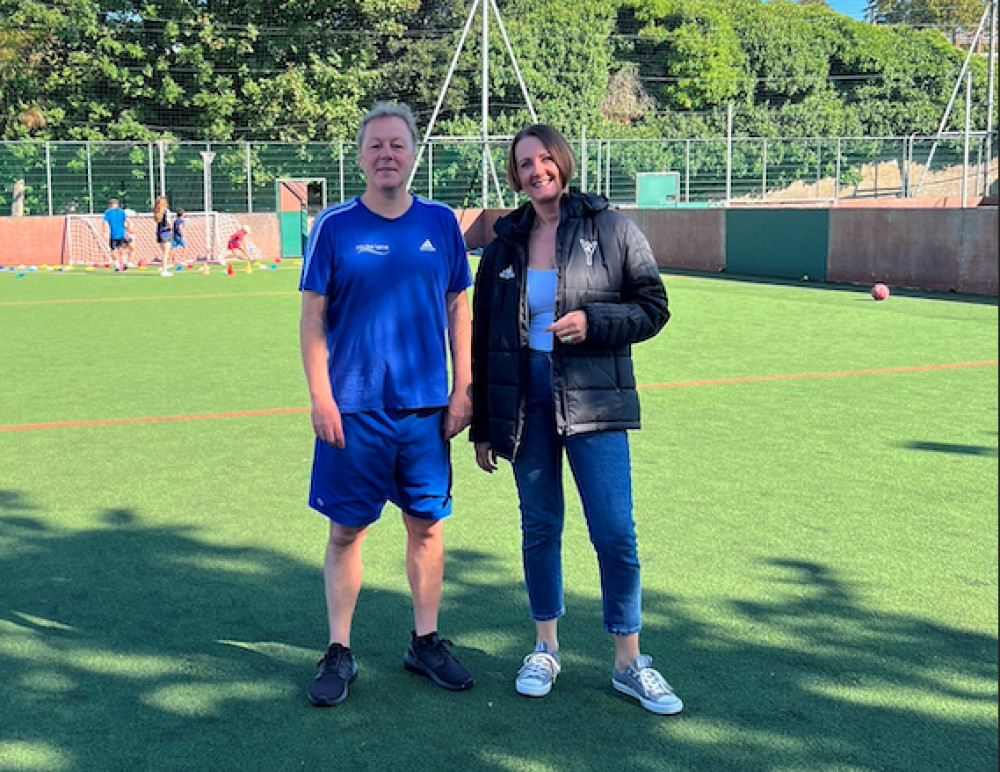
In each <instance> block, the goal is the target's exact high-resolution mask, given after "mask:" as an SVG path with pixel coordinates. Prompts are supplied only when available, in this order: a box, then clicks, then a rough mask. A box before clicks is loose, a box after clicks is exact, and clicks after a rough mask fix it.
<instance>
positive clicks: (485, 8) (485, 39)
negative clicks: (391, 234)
mask: <svg viewBox="0 0 1000 772" xmlns="http://www.w3.org/2000/svg"><path fill="white" fill-rule="evenodd" d="M479 7H480V0H473V3H472V8H471V9H469V15H468V17H466V20H465V26H464V27H463V28H462V35H461V37H460V38H459V41H458V45H457V46H456V47H455V54H454V56H452V59H451V64H450V65H449V67H448V74H447V75H445V79H444V84H443V85H442V86H441V91H440V93H439V94H438V99H437V104H435V105H434V112H433V113H432V114H431V119H430V122H429V123H428V124H427V130H426V131H425V132H424V141H423V142H422V143H421V145H420V148H419V149H418V151H417V159H416V163H414V165H413V171H411V172H410V179H409V184H410V185H412V184H413V179H414V177H415V176H416V173H417V167H418V166H419V165H420V161H421V159H422V158H423V155H424V148H425V147H426V146H427V144H428V142H429V141H430V137H431V132H432V131H433V130H434V124H435V122H436V121H437V117H438V113H440V111H441V105H442V104H443V103H444V96H445V94H446V93H447V91H448V87H449V86H450V85H451V79H452V77H453V76H454V74H455V67H456V65H457V64H458V59H459V56H460V55H461V53H462V49H463V48H464V47H465V41H466V38H467V37H468V35H469V30H470V29H471V28H472V22H473V20H474V19H475V18H476V11H477V10H479ZM491 7H492V9H493V14H494V16H496V20H497V26H498V27H499V29H500V35H501V36H502V37H503V41H504V45H505V46H506V48H507V55H508V56H509V57H510V63H511V65H512V66H513V68H514V74H515V75H516V77H517V82H518V84H519V85H520V87H521V93H522V94H523V96H524V101H525V104H526V105H527V107H528V112H529V113H530V114H531V119H532V121H534V122H536V123H537V122H538V115H537V113H536V112H535V107H534V104H532V101H531V95H530V94H529V93H528V87H527V85H526V84H525V82H524V76H523V75H522V73H521V68H520V66H518V63H517V57H516V56H515V55H514V47H513V46H512V45H511V43H510V38H509V37H508V36H507V29H506V27H505V26H504V23H503V19H502V18H501V16H500V9H499V7H498V6H497V4H496V0H482V23H483V27H482V78H483V84H482V104H481V111H482V125H481V127H480V133H481V137H480V140H481V141H482V143H483V156H482V197H483V200H482V204H483V207H484V208H485V207H486V205H487V203H488V198H489V180H490V176H491V175H492V177H493V179H494V181H495V182H496V184H497V189H498V192H500V190H499V178H498V177H497V172H496V168H495V167H494V165H493V162H492V159H491V156H490V150H489V101H490V100H489V88H490V72H489V51H490V37H489V21H490V8H491ZM500 196H501V203H502V198H503V194H502V193H500Z"/></svg>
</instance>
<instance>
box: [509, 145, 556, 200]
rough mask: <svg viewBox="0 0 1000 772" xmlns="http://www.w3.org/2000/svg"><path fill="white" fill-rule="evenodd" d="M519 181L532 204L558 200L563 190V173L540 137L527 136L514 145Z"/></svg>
mask: <svg viewBox="0 0 1000 772" xmlns="http://www.w3.org/2000/svg"><path fill="white" fill-rule="evenodd" d="M514 163H515V167H516V169H517V181H518V182H519V183H520V184H521V190H523V191H524V192H525V194H526V195H527V196H528V198H529V199H530V201H531V203H532V204H542V203H545V202H549V201H553V200H558V199H559V196H561V195H562V192H563V187H564V185H563V181H562V174H560V172H559V167H558V166H556V162H555V161H554V160H553V158H552V154H551V153H550V152H549V150H548V148H546V147H545V145H543V144H542V141H541V140H540V139H538V137H525V138H524V139H522V140H521V141H520V142H518V143H517V145H516V146H515V147H514Z"/></svg>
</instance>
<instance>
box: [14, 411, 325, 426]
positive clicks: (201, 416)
mask: <svg viewBox="0 0 1000 772" xmlns="http://www.w3.org/2000/svg"><path fill="white" fill-rule="evenodd" d="M308 412H309V408H307V407H277V408H273V409H271V410H238V411H235V412H232V413H196V414H193V415H164V416H152V417H146V418H109V419H106V420H101V421H63V422H60V423H51V424H21V425H14V426H0V432H19V431H28V430H31V429H75V428H79V427H81V426H117V425H119V424H156V423H164V422H167V421H203V420H205V419H212V418H215V419H218V418H244V417H246V416H260V415H282V414H285V413H308Z"/></svg>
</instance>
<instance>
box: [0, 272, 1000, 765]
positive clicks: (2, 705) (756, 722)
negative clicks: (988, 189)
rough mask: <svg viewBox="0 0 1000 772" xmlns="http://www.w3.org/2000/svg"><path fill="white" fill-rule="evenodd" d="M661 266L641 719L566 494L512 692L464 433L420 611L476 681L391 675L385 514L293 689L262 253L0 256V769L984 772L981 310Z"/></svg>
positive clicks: (289, 381)
mask: <svg viewBox="0 0 1000 772" xmlns="http://www.w3.org/2000/svg"><path fill="white" fill-rule="evenodd" d="M665 278H666V282H667V286H668V291H669V293H670V298H671V308H672V310H673V313H674V318H673V319H672V320H671V322H670V324H669V325H668V326H667V328H666V330H665V331H664V332H663V334H662V335H660V336H659V337H658V338H656V339H654V340H653V341H650V342H648V343H645V344H642V345H640V346H638V347H637V348H636V351H635V356H636V363H637V371H638V375H639V378H640V381H641V382H642V384H643V385H644V386H646V387H648V388H644V390H643V392H642V397H643V410H644V429H643V431H641V432H637V433H634V434H633V435H632V442H633V452H634V477H635V489H636V490H635V492H636V517H637V523H638V530H639V539H640V552H641V556H642V559H643V584H644V621H645V627H644V630H643V634H642V639H643V649H644V650H645V651H647V652H648V653H650V654H652V655H653V656H654V658H655V662H656V665H657V666H659V667H660V669H661V670H662V671H663V672H664V674H665V675H666V676H667V678H668V679H669V680H670V681H671V683H673V685H674V686H675V688H676V689H677V692H678V694H679V695H680V696H681V697H682V698H683V699H684V700H685V703H686V709H685V711H684V713H683V714H681V715H680V716H676V717H671V718H663V717H657V716H653V715H652V714H649V713H646V712H645V711H643V710H641V709H640V708H639V707H638V706H637V705H636V704H634V703H633V702H632V701H630V700H628V699H626V698H624V697H622V696H621V695H618V694H617V693H615V692H614V691H613V690H612V689H611V686H610V668H611V654H612V651H611V641H610V640H609V639H608V637H607V636H606V635H605V634H604V633H603V632H602V631H601V621H600V596H599V588H598V581H597V567H596V564H595V560H594V557H593V552H592V549H591V547H590V544H589V542H588V540H587V535H586V529H585V527H584V525H583V523H582V518H581V516H580V510H579V505H578V503H577V502H576V500H575V498H573V497H571V499H570V501H571V504H570V512H569V517H568V521H567V530H566V537H565V554H564V564H565V565H564V570H565V578H566V585H567V606H568V615H567V616H566V618H565V619H564V621H563V623H562V626H561V636H560V637H561V643H562V648H563V657H564V659H563V662H564V670H563V674H562V675H561V676H560V679H559V682H558V684H557V685H556V688H555V689H554V690H553V692H552V694H551V695H550V696H549V697H547V698H545V699H544V700H529V699H525V698H522V697H519V696H518V695H516V694H515V693H514V690H513V678H514V675H515V674H516V672H517V669H518V667H519V665H520V663H521V659H522V657H523V656H524V654H525V653H526V652H527V651H528V650H529V649H530V648H531V645H532V642H533V633H532V627H531V623H530V621H529V619H528V614H527V604H526V600H525V597H524V591H523V587H522V579H521V568H520V552H519V524H518V514H517V505H516V497H515V494H514V490H513V481H512V476H511V474H510V470H509V468H508V467H506V465H505V466H503V467H502V468H501V470H500V471H499V472H498V473H497V474H496V475H494V476H493V477H487V476H486V475H484V474H482V473H481V472H479V471H478V470H477V469H476V467H475V464H474V462H473V458H472V452H471V449H470V448H469V447H467V444H466V443H465V442H464V441H460V442H456V443H455V447H454V449H453V457H454V462H455V499H456V514H455V516H454V517H453V518H452V519H451V521H450V522H449V524H448V528H447V532H446V540H447V545H448V554H447V568H446V586H445V592H444V599H443V607H442V615H441V620H442V621H441V628H442V634H444V635H445V636H447V637H449V638H451V639H453V640H454V641H455V643H456V651H457V653H458V655H459V656H460V658H461V659H462V661H463V662H465V663H466V664H467V665H468V666H469V667H470V669H472V670H473V671H474V673H475V674H476V676H477V684H476V687H475V688H474V689H472V690H471V691H469V692H467V693H460V694H451V693H446V692H444V691H442V690H440V689H438V688H437V687H435V686H433V685H432V684H431V683H430V682H429V681H426V680H424V679H420V678H417V677H415V676H413V675H412V674H409V673H407V672H405V671H404V670H403V668H402V666H401V660H402V655H403V652H404V650H405V648H406V644H407V641H408V634H409V630H410V627H411V625H412V623H411V611H410V604H409V592H408V589H407V585H406V580H405V573H404V562H403V547H404V533H403V528H402V525H401V523H400V520H399V517H398V513H397V512H396V510H394V509H392V508H389V509H387V510H386V513H385V516H384V517H383V519H382V521H381V522H380V523H379V524H378V525H377V526H376V527H374V528H373V529H372V531H371V533H370V535H369V537H368V540H367V541H366V547H365V560H366V574H365V588H364V590H363V592H362V595H361V599H360V602H359V608H358V612H357V616H356V622H355V630H354V648H355V651H356V653H357V657H358V662H359V666H360V668H361V674H360V676H359V678H358V680H357V682H356V683H355V685H354V687H352V691H351V696H350V699H349V700H348V702H347V703H345V704H344V705H342V706H341V707H339V708H336V709H332V710H320V709H314V708H310V707H309V706H308V704H307V701H306V699H305V690H306V688H307V685H308V683H309V681H310V679H311V678H312V676H313V674H314V665H315V662H316V660H317V659H318V658H319V656H320V655H321V653H322V650H323V648H324V645H325V635H326V622H325V612H324V605H323V595H322V584H321V560H322V552H323V547H324V540H325V521H324V520H323V519H322V518H321V517H320V516H318V515H316V514H315V513H313V512H311V511H310V510H309V509H308V508H307V507H306V504H305V498H306V487H307V481H308V473H309V464H310V457H311V436H312V433H311V428H310V425H309V418H308V413H307V412H305V411H304V410H301V411H296V410H295V409H304V408H305V407H306V406H307V404H308V399H307V393H306V389H305V384H304V379H303V376H302V374H301V366H300V364H299V357H298V342H297V334H298V330H297V319H298V303H299V299H298V293H297V292H296V291H295V286H296V283H297V272H296V270H295V268H294V266H287V265H286V266H282V269H281V270H260V271H255V272H254V273H253V274H252V275H243V274H240V273H239V272H237V274H236V275H235V276H232V277H226V276H222V275H219V274H218V273H216V274H212V275H210V276H202V275H199V274H197V273H195V272H181V273H180V274H178V275H176V276H175V277H173V278H172V279H169V280H165V279H161V278H159V277H157V276H156V275H155V273H152V272H149V271H146V272H140V271H130V272H129V273H127V274H125V275H122V276H117V275H114V274H112V273H110V272H107V271H95V272H83V271H75V272H73V273H70V274H55V273H49V272H44V271H40V272H36V273H31V274H27V275H25V276H24V277H23V278H17V277H16V276H15V275H14V274H13V273H11V272H6V271H5V272H2V273H0V373H2V391H0V427H2V428H3V430H2V431H0V770H12V769H17V770H22V769H23V770H53V771H58V770H101V771H102V772H103V771H104V770H153V769H156V770H159V769H165V770H166V769H234V770H235V769H240V770H247V769H254V770H256V769H261V770H293V769H294V770H300V769H350V770H355V769H358V770H364V769H371V770H388V769H392V770H410V769H412V770H423V769H483V770H496V771H497V772H506V771H508V770H535V771H538V772H542V771H545V770H567V771H568V770H591V769H592V770H608V769H634V770H710V771H714V770H723V771H726V772H728V771H730V770H731V771H732V772H738V771H739V772H742V771H743V770H775V771H778V770H781V771H785V770H823V771H824V772H832V771H833V770H845V771H846V770H900V772H904V771H905V772H912V771H913V770H961V771H962V772H965V771H967V770H994V769H996V765H997V732H996V729H997V386H998V384H997V365H996V360H997V306H996V303H995V301H988V300H987V301H984V300H983V299H981V298H980V299H975V298H961V297H955V296H950V297H935V296H926V295H916V294H913V295H906V294H905V293H897V294H895V295H894V296H893V297H892V298H890V299H889V300H888V301H887V302H884V303H875V302H873V301H872V300H871V299H870V298H869V297H868V295H867V294H866V293H865V292H863V291H861V290H860V289H857V290H855V289H850V288H843V287H824V286H815V285H798V284H759V283H749V282H740V281H730V280H723V279H717V278H698V277H687V276H667V277H665ZM983 363H986V364H983ZM952 365H963V366H961V367H951V366H952ZM964 365H974V366H964ZM941 366H948V367H941ZM289 409H292V412H284V413H282V412H271V413H269V412H257V411H281V410H289ZM240 413H252V414H249V415H240ZM184 416H192V417H191V418H188V419H185V420H169V421H161V422H148V421H138V422H126V421H127V420H128V419H146V418H156V417H172V418H180V417H184ZM205 416H211V417H205ZM100 422H110V423H100ZM47 424H75V425H68V426H59V425H56V426H47ZM11 427H14V428H11ZM24 427H31V428H24Z"/></svg>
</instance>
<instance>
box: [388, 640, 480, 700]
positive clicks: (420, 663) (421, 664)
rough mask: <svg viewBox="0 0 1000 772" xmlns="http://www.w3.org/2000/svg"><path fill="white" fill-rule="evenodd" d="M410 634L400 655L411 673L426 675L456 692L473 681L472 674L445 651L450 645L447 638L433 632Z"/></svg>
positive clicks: (404, 665)
mask: <svg viewBox="0 0 1000 772" xmlns="http://www.w3.org/2000/svg"><path fill="white" fill-rule="evenodd" d="M410 635H411V637H412V641H411V642H410V648H409V649H408V650H407V652H406V656H404V657H403V667H405V668H406V669H407V670H409V671H410V672H411V673H419V674H420V675H424V676H427V677H428V678H429V679H431V680H432V681H433V682H434V683H436V684H437V685H438V686H440V687H441V688H442V689H447V690H448V691H452V692H460V691H462V690H463V689H471V688H472V685H473V684H474V683H475V679H474V678H473V677H472V673H470V672H469V671H468V670H466V669H465V667H463V666H462V664H461V663H460V662H459V661H458V660H457V659H455V657H454V656H453V655H452V653H451V652H450V651H448V647H449V646H452V645H454V644H452V642H451V641H446V640H442V639H441V638H438V634H437V633H436V632H434V633H428V634H427V635H422V636H420V637H417V634H416V632H412V633H411V634H410Z"/></svg>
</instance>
